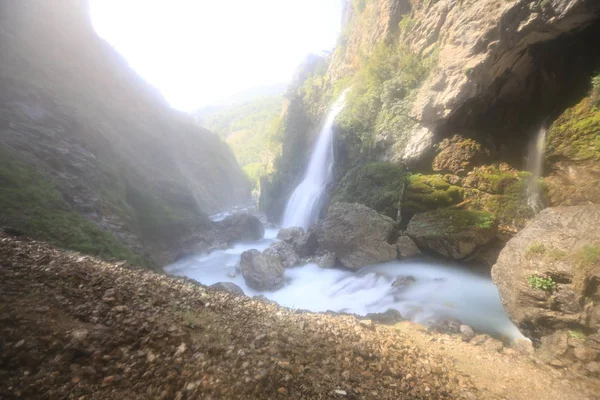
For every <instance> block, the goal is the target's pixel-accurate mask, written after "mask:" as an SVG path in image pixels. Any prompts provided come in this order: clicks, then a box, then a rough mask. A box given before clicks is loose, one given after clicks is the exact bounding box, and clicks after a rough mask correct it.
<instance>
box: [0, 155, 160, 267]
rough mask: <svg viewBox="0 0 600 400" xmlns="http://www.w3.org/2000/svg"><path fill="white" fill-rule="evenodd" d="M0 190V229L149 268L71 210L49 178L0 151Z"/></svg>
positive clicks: (105, 233) (144, 261) (106, 233)
mask: <svg viewBox="0 0 600 400" xmlns="http://www.w3.org/2000/svg"><path fill="white" fill-rule="evenodd" d="M0 188H1V190H2V194H1V195H0V226H9V227H12V228H16V229H19V230H21V231H23V232H24V233H25V234H27V235H28V236H30V237H32V238H34V239H38V240H44V241H47V242H49V243H51V244H53V245H55V246H58V247H62V248H65V249H70V250H75V251H80V252H82V253H85V254H90V255H94V256H99V257H102V258H105V259H119V260H128V261H130V262H131V263H134V264H138V265H143V266H150V264H149V262H148V261H146V260H144V259H142V258H141V257H140V256H138V255H135V254H133V253H132V252H131V251H130V250H129V249H128V248H127V247H125V246H123V245H122V244H120V243H119V241H118V240H117V238H115V237H114V236H113V235H112V234H110V233H108V232H105V231H103V230H101V229H100V228H99V227H97V226H96V225H95V224H93V223H92V222H90V221H88V220H87V219H85V218H83V217H82V216H80V215H79V214H78V213H77V212H76V211H74V210H72V209H71V207H70V206H69V204H68V203H67V202H66V200H65V199H64V197H63V195H62V194H61V192H60V191H59V190H58V189H57V187H56V185H55V184H54V183H53V182H52V181H51V180H50V179H49V178H46V177H45V176H43V175H42V174H41V173H39V172H37V171H36V170H35V169H34V168H32V167H30V166H27V165H25V164H22V163H20V162H17V161H15V160H14V159H13V158H12V157H11V156H10V155H9V154H8V153H5V152H0Z"/></svg>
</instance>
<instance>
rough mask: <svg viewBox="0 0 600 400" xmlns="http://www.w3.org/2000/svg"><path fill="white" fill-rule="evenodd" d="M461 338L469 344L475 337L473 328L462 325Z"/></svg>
mask: <svg viewBox="0 0 600 400" xmlns="http://www.w3.org/2000/svg"><path fill="white" fill-rule="evenodd" d="M460 336H461V338H462V340H463V341H465V342H468V341H469V340H471V339H473V338H474V337H475V332H474V331H473V328H471V327H470V326H469V325H461V326H460Z"/></svg>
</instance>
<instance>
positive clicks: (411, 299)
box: [165, 229, 523, 339]
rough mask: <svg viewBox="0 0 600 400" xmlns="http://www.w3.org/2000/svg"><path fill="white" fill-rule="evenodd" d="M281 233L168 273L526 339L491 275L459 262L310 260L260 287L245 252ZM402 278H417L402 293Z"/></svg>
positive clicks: (276, 297) (302, 303)
mask: <svg viewBox="0 0 600 400" xmlns="http://www.w3.org/2000/svg"><path fill="white" fill-rule="evenodd" d="M276 235H277V230H276V229H267V230H266V233H265V238H264V239H262V240H260V241H256V242H244V243H238V244H236V245H235V246H233V247H232V248H230V249H226V250H217V251H214V252H212V253H210V254H208V255H198V256H193V257H189V258H186V259H183V260H180V261H179V262H177V263H175V264H172V265H170V266H168V267H166V268H165V271H166V272H167V273H170V274H173V275H180V276H186V277H189V278H192V279H194V280H196V281H198V282H201V283H203V284H205V285H212V284H214V283H217V282H233V283H235V284H236V285H238V286H240V287H241V288H242V289H243V290H244V293H246V295H248V296H255V295H259V294H262V295H264V296H265V297H267V298H268V299H270V300H273V301H275V302H277V303H278V304H280V305H282V306H285V307H290V308H296V309H304V310H310V311H315V312H321V311H328V310H331V311H336V312H349V313H354V314H358V315H365V314H367V313H376V312H384V311H386V310H388V309H390V308H394V309H397V310H399V311H400V313H401V314H402V316H403V317H405V318H408V319H410V320H412V321H415V322H420V323H423V324H426V323H427V322H428V321H431V320H434V319H437V318H440V317H451V318H456V319H458V320H460V321H462V322H463V323H465V324H468V325H471V326H472V327H473V328H474V329H476V330H478V331H481V332H487V333H490V334H493V335H497V336H504V337H508V338H512V339H514V338H522V337H523V336H522V335H521V334H520V332H519V331H518V330H517V328H516V327H515V326H514V325H513V324H512V323H511V321H510V320H509V319H508V317H507V316H506V314H505V313H504V310H503V308H502V304H501V303H500V298H499V295H498V292H497V290H496V287H495V286H494V284H493V283H492V281H491V280H490V279H489V277H485V276H480V275H478V274H475V273H473V272H471V271H469V270H468V269H466V268H464V267H460V266H457V265H444V264H441V263H436V262H429V261H397V262H391V263H386V264H380V265H375V266H372V267H367V268H364V269H363V270H361V271H359V272H356V273H355V272H351V271H345V270H340V269H324V268H321V267H319V266H317V265H316V264H307V265H304V266H300V267H296V268H291V269H287V270H286V271H285V276H286V278H287V282H286V285H285V286H284V287H283V288H281V289H280V290H277V291H274V292H258V291H255V290H253V289H251V288H249V287H248V286H247V285H246V283H245V282H244V278H243V277H242V275H241V274H239V273H238V272H237V267H238V264H239V261H240V255H241V254H242V252H244V251H246V250H250V249H257V250H264V249H266V248H267V247H268V246H269V245H270V244H271V243H274V242H275V241H276V240H277V239H275V236H276ZM398 276H412V277H413V278H415V282H414V283H412V284H410V285H408V286H407V287H406V288H405V289H403V290H401V291H397V289H396V288H394V287H392V282H393V281H394V280H395V279H396V277H398Z"/></svg>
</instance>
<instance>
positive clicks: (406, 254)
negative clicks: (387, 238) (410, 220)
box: [396, 235, 421, 258]
mask: <svg viewBox="0 0 600 400" xmlns="http://www.w3.org/2000/svg"><path fill="white" fill-rule="evenodd" d="M396 248H397V249H398V256H399V257H400V258H413V257H416V256H418V255H420V254H421V250H419V247H418V246H417V244H416V243H415V242H414V241H413V240H412V239H411V238H409V237H408V236H406V235H401V236H400V237H399V238H398V240H397V241H396Z"/></svg>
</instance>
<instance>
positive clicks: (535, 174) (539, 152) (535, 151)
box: [527, 127, 547, 214]
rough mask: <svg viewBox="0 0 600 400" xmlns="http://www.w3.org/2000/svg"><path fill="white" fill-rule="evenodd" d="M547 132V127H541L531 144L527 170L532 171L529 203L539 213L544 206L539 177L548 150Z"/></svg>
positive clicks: (528, 191)
mask: <svg viewBox="0 0 600 400" xmlns="http://www.w3.org/2000/svg"><path fill="white" fill-rule="evenodd" d="M546 133H547V129H546V128H545V127H542V128H540V130H539V132H538V134H537V135H536V137H535V139H534V141H533V142H532V143H531V144H530V146H529V155H528V157H527V170H528V171H529V172H531V177H530V178H529V184H528V186H527V196H528V198H527V203H528V204H529V206H530V207H531V208H532V209H533V211H534V212H535V213H536V214H537V213H538V212H540V211H542V209H543V208H544V202H543V200H542V187H541V185H540V182H539V179H540V178H541V177H542V173H543V172H544V171H543V169H544V152H545V151H546Z"/></svg>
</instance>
